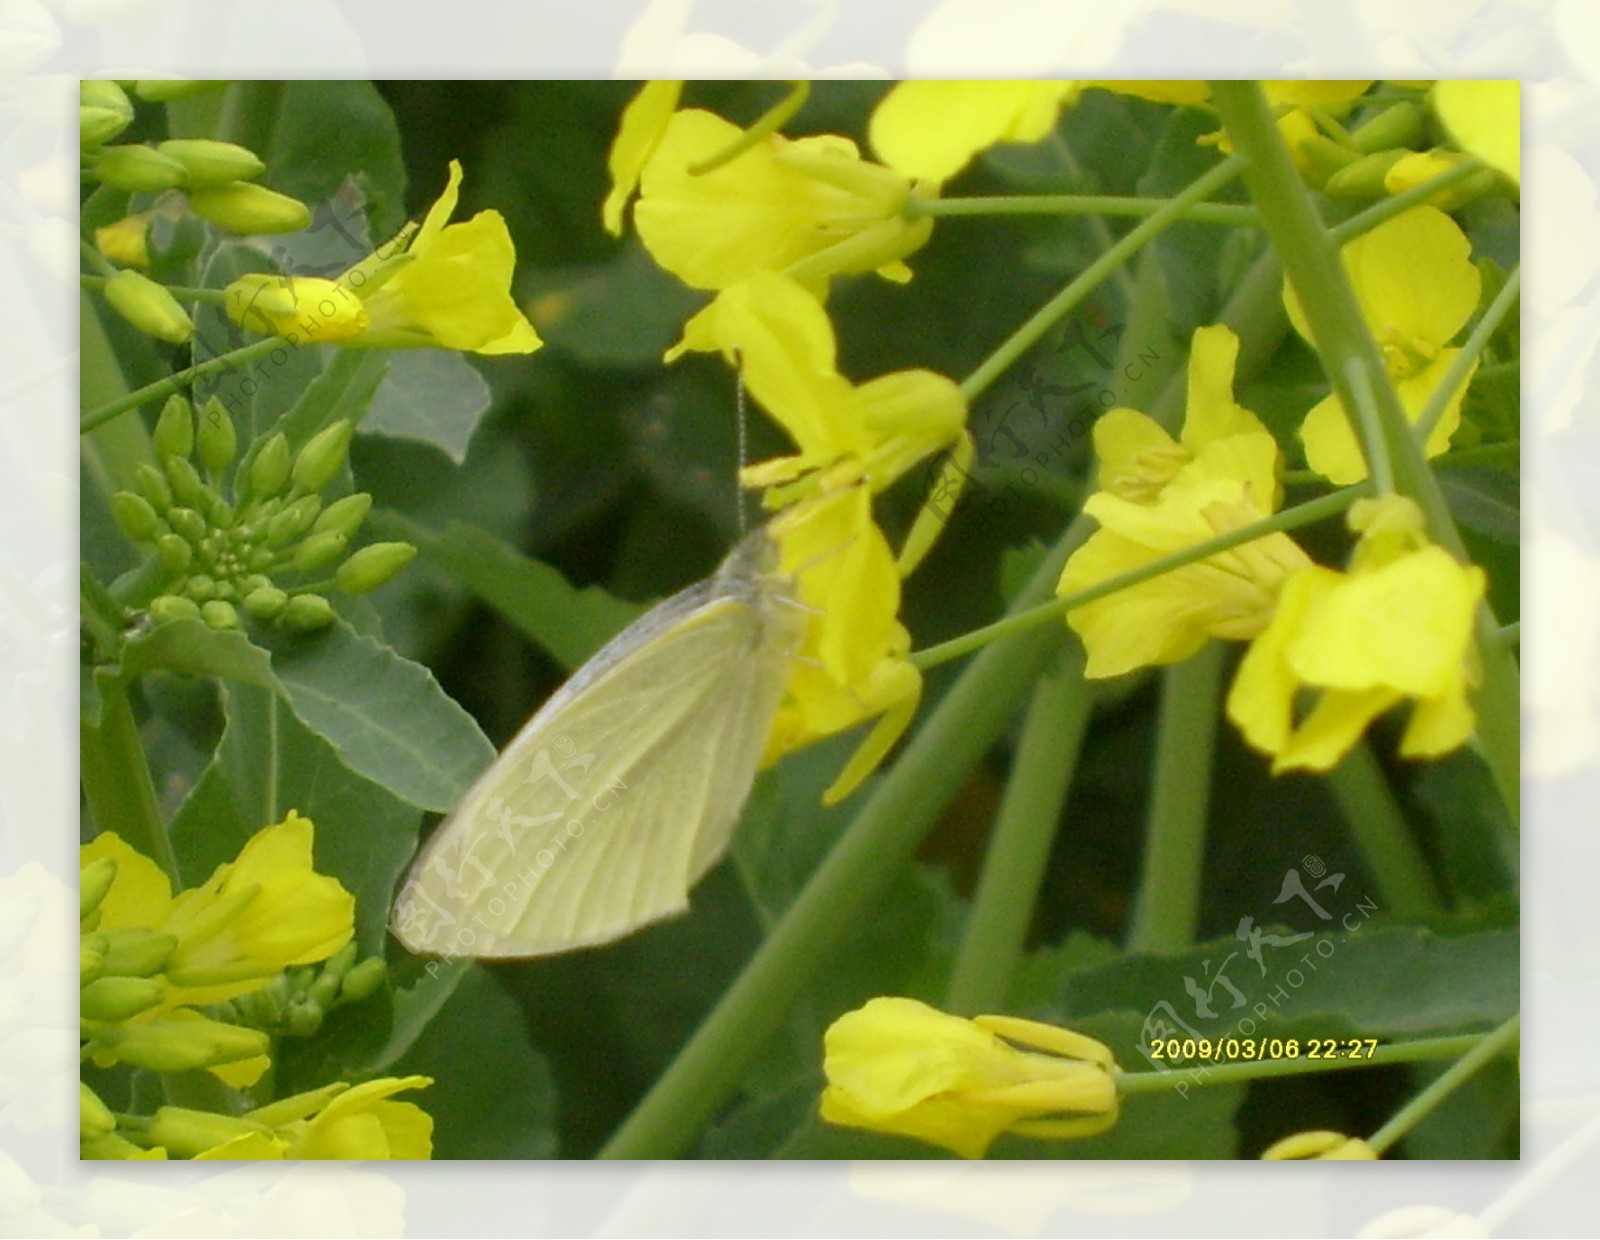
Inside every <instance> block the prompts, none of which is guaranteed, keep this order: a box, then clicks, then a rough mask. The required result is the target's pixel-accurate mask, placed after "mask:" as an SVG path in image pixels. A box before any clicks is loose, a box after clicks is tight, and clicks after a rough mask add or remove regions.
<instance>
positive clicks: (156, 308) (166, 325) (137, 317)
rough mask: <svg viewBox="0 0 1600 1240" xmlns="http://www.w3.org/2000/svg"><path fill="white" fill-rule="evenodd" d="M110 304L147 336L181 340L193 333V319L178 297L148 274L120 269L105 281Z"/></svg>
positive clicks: (176, 341) (171, 341)
mask: <svg viewBox="0 0 1600 1240" xmlns="http://www.w3.org/2000/svg"><path fill="white" fill-rule="evenodd" d="M105 294H106V300H107V301H109V302H110V303H111V308H112V309H113V310H115V311H116V312H117V313H118V314H120V315H121V316H122V317H123V318H125V319H127V320H128V322H130V323H132V324H133V325H134V326H135V327H137V328H138V329H139V330H140V331H142V332H143V333H144V334H145V335H147V336H154V337H155V338H156V339H157V340H165V341H166V342H167V343H168V344H182V343H183V342H184V341H185V340H187V339H189V337H190V336H192V335H194V323H193V321H192V320H191V319H190V318H189V316H188V315H187V314H185V313H184V310H183V307H182V306H180V305H179V304H178V299H177V298H176V297H174V296H173V295H172V294H171V293H169V292H167V290H166V289H164V288H162V287H161V285H159V284H157V283H156V282H155V281H154V280H152V279H151V278H150V277H149V276H146V275H142V274H141V273H139V272H137V271H131V270H128V269H124V270H122V271H119V272H117V274H116V275H114V276H112V277H111V278H110V279H109V280H107V281H106V288H105Z"/></svg>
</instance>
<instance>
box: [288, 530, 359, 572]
mask: <svg viewBox="0 0 1600 1240" xmlns="http://www.w3.org/2000/svg"><path fill="white" fill-rule="evenodd" d="M349 545H350V540H349V539H348V538H346V537H345V536H344V535H343V534H316V535H313V536H312V537H310V538H308V539H306V540H305V542H303V543H301V544H300V546H299V548H298V549H297V550H296V551H295V553H294V566H295V567H296V568H298V569H299V570H300V571H301V572H302V573H316V572H321V571H322V570H323V569H325V568H328V567H329V566H331V565H333V564H336V563H337V562H338V560H339V557H340V556H342V555H343V554H344V549H345V548H346V547H347V546H349Z"/></svg>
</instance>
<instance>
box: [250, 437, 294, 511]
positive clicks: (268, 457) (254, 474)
mask: <svg viewBox="0 0 1600 1240" xmlns="http://www.w3.org/2000/svg"><path fill="white" fill-rule="evenodd" d="M291 464H292V458H291V457H290V455H289V440H288V439H287V438H286V437H285V436H284V434H283V432H282V431H279V432H278V433H277V434H275V435H273V436H272V437H271V438H269V439H268V440H267V441H266V442H265V443H263V444H262V445H261V447H260V448H259V449H257V451H256V455H255V459H254V460H253V461H251V462H250V494H251V495H253V496H255V497H256V498H257V499H266V498H267V497H268V496H272V495H276V494H277V493H278V492H279V491H281V490H283V486H284V483H286V482H288V481H289V468H290V465H291Z"/></svg>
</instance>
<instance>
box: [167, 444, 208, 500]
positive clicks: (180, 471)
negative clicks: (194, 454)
mask: <svg viewBox="0 0 1600 1240" xmlns="http://www.w3.org/2000/svg"><path fill="white" fill-rule="evenodd" d="M164 463H165V465H166V467H167V481H168V482H170V483H172V493H173V495H175V496H176V497H177V500H178V502H179V503H180V504H183V505H184V506H185V507H188V508H198V507H199V506H200V497H201V496H202V495H203V494H205V493H206V484H205V483H204V482H202V481H201V480H200V475H199V473H198V472H197V471H196V470H195V467H194V466H193V464H191V463H190V461H189V458H188V457H186V456H169V457H168V458H167V459H166V461H165V462H164Z"/></svg>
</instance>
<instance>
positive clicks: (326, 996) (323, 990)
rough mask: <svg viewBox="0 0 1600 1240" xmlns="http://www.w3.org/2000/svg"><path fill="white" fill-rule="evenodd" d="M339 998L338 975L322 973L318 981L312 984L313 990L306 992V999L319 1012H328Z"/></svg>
mask: <svg viewBox="0 0 1600 1240" xmlns="http://www.w3.org/2000/svg"><path fill="white" fill-rule="evenodd" d="M338 997H339V975H338V974H337V973H328V972H324V973H322V974H321V975H320V976H319V977H318V978H317V980H316V981H314V982H312V983H311V988H310V989H309V990H307V991H306V998H307V1000H308V1001H310V1002H311V1003H312V1004H313V1005H315V1007H316V1008H317V1010H318V1011H319V1012H327V1010H328V1009H329V1008H331V1007H332V1006H333V1004H334V1000H336V999H337V998H338Z"/></svg>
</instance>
